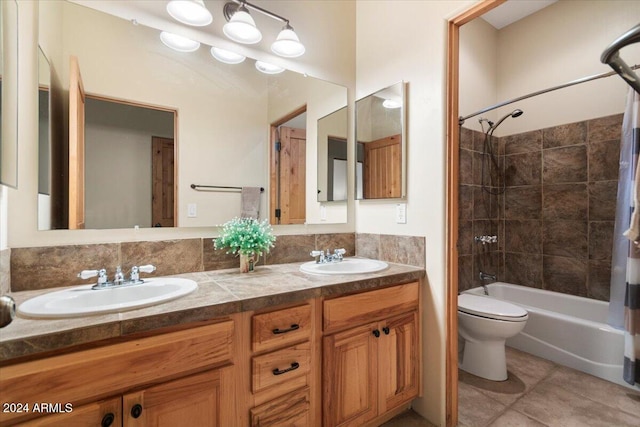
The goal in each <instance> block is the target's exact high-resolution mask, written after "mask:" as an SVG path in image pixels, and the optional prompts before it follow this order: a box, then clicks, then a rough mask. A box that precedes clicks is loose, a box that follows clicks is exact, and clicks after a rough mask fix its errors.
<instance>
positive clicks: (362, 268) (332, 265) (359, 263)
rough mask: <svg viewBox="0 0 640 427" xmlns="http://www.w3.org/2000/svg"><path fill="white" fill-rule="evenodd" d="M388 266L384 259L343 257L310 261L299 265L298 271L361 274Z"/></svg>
mask: <svg viewBox="0 0 640 427" xmlns="http://www.w3.org/2000/svg"><path fill="white" fill-rule="evenodd" d="M387 267H389V264H387V263H386V262H384V261H378V260H377V259H368V258H344V259H343V260H342V261H340V262H329V263H326V264H316V262H315V261H310V262H306V263H304V264H302V265H301V266H300V271H302V272H303V273H310V274H362V273H375V272H376V271H381V270H384V269H385V268H387Z"/></svg>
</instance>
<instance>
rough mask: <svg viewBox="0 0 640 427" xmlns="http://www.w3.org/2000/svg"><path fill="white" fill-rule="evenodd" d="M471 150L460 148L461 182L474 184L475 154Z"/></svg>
mask: <svg viewBox="0 0 640 427" xmlns="http://www.w3.org/2000/svg"><path fill="white" fill-rule="evenodd" d="M474 155H475V153H474V152H473V151H470V150H464V149H461V150H460V184H473V156H474Z"/></svg>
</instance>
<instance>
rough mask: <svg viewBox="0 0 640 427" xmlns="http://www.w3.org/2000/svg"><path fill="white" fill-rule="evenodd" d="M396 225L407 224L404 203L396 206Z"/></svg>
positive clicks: (405, 205)
mask: <svg viewBox="0 0 640 427" xmlns="http://www.w3.org/2000/svg"><path fill="white" fill-rule="evenodd" d="M396 223H397V224H406V223H407V204H406V203H398V204H397V205H396Z"/></svg>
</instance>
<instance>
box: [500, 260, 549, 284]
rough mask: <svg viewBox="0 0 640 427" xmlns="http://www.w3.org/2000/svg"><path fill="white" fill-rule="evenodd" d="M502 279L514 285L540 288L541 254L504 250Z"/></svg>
mask: <svg viewBox="0 0 640 427" xmlns="http://www.w3.org/2000/svg"><path fill="white" fill-rule="evenodd" d="M504 279H505V280H504V281H505V282H508V283H513V284H516V285H522V286H529V287H531V288H542V255H538V254H515V253H510V252H506V253H505V254H504Z"/></svg>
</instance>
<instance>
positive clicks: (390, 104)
mask: <svg viewBox="0 0 640 427" xmlns="http://www.w3.org/2000/svg"><path fill="white" fill-rule="evenodd" d="M382 106H383V107H384V108H400V107H402V104H401V103H400V102H398V101H394V100H393V99H385V100H384V101H382Z"/></svg>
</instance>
